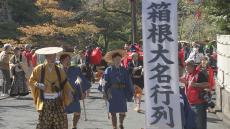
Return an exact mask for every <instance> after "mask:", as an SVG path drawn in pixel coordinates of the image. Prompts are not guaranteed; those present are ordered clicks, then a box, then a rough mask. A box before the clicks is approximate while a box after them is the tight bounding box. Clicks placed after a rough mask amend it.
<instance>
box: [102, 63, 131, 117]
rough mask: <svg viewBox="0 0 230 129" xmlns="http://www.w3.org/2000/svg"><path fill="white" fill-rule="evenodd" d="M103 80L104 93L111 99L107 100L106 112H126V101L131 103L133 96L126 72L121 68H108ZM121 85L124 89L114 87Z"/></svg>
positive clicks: (129, 79)
mask: <svg viewBox="0 0 230 129" xmlns="http://www.w3.org/2000/svg"><path fill="white" fill-rule="evenodd" d="M104 79H105V81H106V83H105V86H104V92H105V93H108V91H109V94H110V96H111V98H109V99H108V104H107V109H108V112H112V113H119V112H127V101H131V100H132V98H133V95H134V88H133V85H132V81H131V78H130V76H129V72H128V70H126V69H125V68H123V67H120V68H115V67H114V66H110V67H108V68H107V69H106V70H105V73H104ZM117 84H122V85H124V87H122V88H117V87H115V86H114V85H117Z"/></svg>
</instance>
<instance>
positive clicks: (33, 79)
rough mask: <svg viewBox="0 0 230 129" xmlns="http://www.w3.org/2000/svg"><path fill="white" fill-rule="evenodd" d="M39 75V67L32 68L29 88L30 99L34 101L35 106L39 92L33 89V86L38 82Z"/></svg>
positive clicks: (35, 88)
mask: <svg viewBox="0 0 230 129" xmlns="http://www.w3.org/2000/svg"><path fill="white" fill-rule="evenodd" d="M40 74H41V67H40V66H37V67H35V68H34V70H33V72H32V74H31V76H30V79H29V86H30V89H31V93H32V97H33V99H34V102H35V104H37V98H38V96H39V92H40V91H39V89H38V88H37V87H35V84H36V83H37V82H39V78H40Z"/></svg>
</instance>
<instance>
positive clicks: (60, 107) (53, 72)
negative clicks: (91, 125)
mask: <svg viewBox="0 0 230 129" xmlns="http://www.w3.org/2000/svg"><path fill="white" fill-rule="evenodd" d="M62 51H63V49H62V48H60V47H46V48H41V49H38V50H37V51H36V52H35V53H36V54H43V55H45V58H46V61H45V63H43V64H40V65H38V66H36V67H35V68H34V70H33V72H32V74H31V76H30V79H29V84H30V88H31V92H32V97H33V100H34V103H35V107H36V110H37V111H38V113H39V119H38V124H37V129H67V127H68V125H66V122H65V121H66V119H67V118H66V114H65V113H64V108H65V107H66V106H68V105H69V104H70V103H71V102H72V99H73V97H72V96H73V95H72V94H73V92H74V90H73V89H72V87H71V85H70V83H69V82H68V80H67V77H66V74H65V72H64V70H63V69H61V68H59V67H58V66H57V64H56V63H55V61H56V53H59V52H62Z"/></svg>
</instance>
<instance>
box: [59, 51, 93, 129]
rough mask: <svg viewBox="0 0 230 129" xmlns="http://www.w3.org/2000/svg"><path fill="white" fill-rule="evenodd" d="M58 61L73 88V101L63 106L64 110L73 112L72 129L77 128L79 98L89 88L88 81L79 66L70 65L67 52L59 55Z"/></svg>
mask: <svg viewBox="0 0 230 129" xmlns="http://www.w3.org/2000/svg"><path fill="white" fill-rule="evenodd" d="M60 63H61V65H62V68H63V69H64V71H65V72H66V74H67V78H68V81H69V82H70V84H71V86H72V88H73V89H74V90H75V92H74V96H73V97H74V101H73V102H72V103H71V104H70V105H69V106H67V107H66V108H65V112H66V113H68V114H70V113H74V115H73V125H72V129H77V123H78V121H79V119H80V114H81V106H80V100H82V99H84V98H85V91H86V90H87V89H89V88H90V83H89V82H88V81H87V80H86V78H85V77H84V76H83V75H82V73H81V69H80V68H79V67H76V66H70V64H71V57H70V55H69V54H62V55H61V56H60ZM77 80H78V81H77ZM79 81H81V82H79ZM79 83H80V84H79Z"/></svg>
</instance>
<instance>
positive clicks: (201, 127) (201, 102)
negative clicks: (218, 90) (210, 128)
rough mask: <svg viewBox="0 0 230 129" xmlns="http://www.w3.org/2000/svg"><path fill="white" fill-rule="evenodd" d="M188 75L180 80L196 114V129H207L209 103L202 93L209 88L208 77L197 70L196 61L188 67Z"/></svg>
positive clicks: (189, 63) (188, 64) (191, 62)
mask: <svg viewBox="0 0 230 129" xmlns="http://www.w3.org/2000/svg"><path fill="white" fill-rule="evenodd" d="M185 69H186V74H185V76H184V77H182V78H180V82H181V83H184V84H185V93H186V96H187V98H188V102H189V104H190V105H191V108H192V110H193V111H194V112H195V123H196V127H197V128H196V129H207V112H206V109H207V102H206V100H205V99H204V98H203V97H202V93H203V92H204V91H205V89H206V88H208V87H209V83H208V77H207V76H206V75H205V74H204V73H203V72H202V71H200V69H197V67H196V64H195V61H193V60H191V61H189V62H188V63H187V65H186V68H185Z"/></svg>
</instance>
